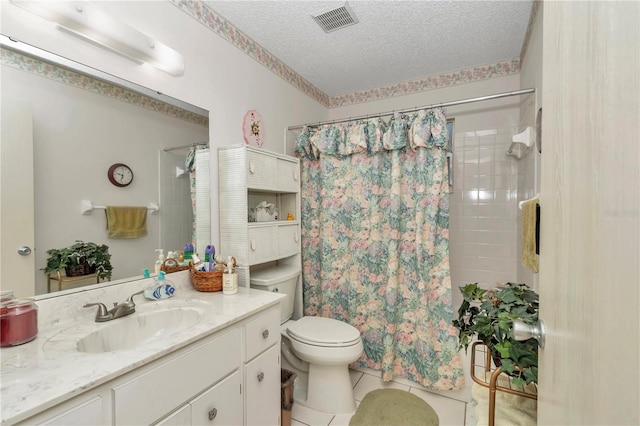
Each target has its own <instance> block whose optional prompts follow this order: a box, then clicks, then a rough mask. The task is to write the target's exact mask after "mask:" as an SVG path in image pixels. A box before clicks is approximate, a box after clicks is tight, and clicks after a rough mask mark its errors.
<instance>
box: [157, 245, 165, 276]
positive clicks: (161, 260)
mask: <svg viewBox="0 0 640 426" xmlns="http://www.w3.org/2000/svg"><path fill="white" fill-rule="evenodd" d="M156 251H157V252H158V253H159V254H158V260H156V275H158V273H159V272H160V268H162V264H163V263H164V250H163V249H156Z"/></svg>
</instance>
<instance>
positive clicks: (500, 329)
mask: <svg viewBox="0 0 640 426" xmlns="http://www.w3.org/2000/svg"><path fill="white" fill-rule="evenodd" d="M460 290H461V291H462V296H463V298H464V300H463V301H462V304H461V305H460V308H459V309H458V319H457V320H454V321H453V325H454V326H455V327H456V328H457V329H458V332H459V333H458V336H459V338H460V346H459V348H458V349H459V350H460V349H462V348H464V349H465V351H466V350H467V348H468V347H469V344H470V343H471V342H472V341H473V340H474V337H476V336H477V338H478V340H481V341H482V342H483V343H484V344H485V345H486V346H487V348H488V349H489V351H490V352H491V355H492V358H493V360H494V364H496V366H499V367H501V370H502V371H504V372H505V373H507V374H509V375H511V376H512V377H513V378H514V379H513V382H514V383H515V384H516V385H518V386H523V385H524V384H525V383H526V384H528V383H532V382H533V383H537V382H538V342H537V341H536V340H535V339H528V340H524V341H518V340H515V339H514V338H513V337H512V336H511V328H512V324H513V320H515V319H520V320H522V321H524V322H525V323H527V324H530V325H535V324H536V323H537V321H538V294H537V293H536V292H534V291H533V290H531V289H530V288H529V287H528V286H527V285H526V284H516V283H506V284H504V285H500V286H498V287H497V288H495V289H493V290H485V289H483V288H480V287H479V286H478V283H470V284H467V285H465V286H464V287H460Z"/></svg>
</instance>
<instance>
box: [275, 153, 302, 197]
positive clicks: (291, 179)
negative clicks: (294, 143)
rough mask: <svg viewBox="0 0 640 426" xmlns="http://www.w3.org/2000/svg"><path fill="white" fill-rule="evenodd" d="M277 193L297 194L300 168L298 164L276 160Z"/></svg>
mask: <svg viewBox="0 0 640 426" xmlns="http://www.w3.org/2000/svg"><path fill="white" fill-rule="evenodd" d="M277 164H278V182H277V185H278V187H277V188H276V189H277V190H278V191H291V192H298V190H299V188H300V166H299V165H298V162H297V161H296V162H294V161H288V160H282V159H278V163H277Z"/></svg>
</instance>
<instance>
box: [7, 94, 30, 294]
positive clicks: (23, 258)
mask: <svg viewBox="0 0 640 426" xmlns="http://www.w3.org/2000/svg"><path fill="white" fill-rule="evenodd" d="M0 109H1V110H2V115H1V119H0V124H1V127H2V138H1V139H0V158H1V165H2V169H1V170H0V194H1V195H2V203H1V207H0V235H2V238H1V243H0V244H1V246H0V288H2V290H13V291H14V292H15V294H16V297H25V296H33V295H34V294H35V288H34V283H35V261H34V259H35V256H34V254H33V253H31V254H24V255H21V254H19V253H18V250H19V249H20V248H21V247H29V249H31V250H33V249H34V244H35V241H34V240H35V233H34V219H33V124H32V118H31V104H30V103H28V102H26V101H24V100H22V99H17V98H12V97H9V96H3V97H2V105H0Z"/></svg>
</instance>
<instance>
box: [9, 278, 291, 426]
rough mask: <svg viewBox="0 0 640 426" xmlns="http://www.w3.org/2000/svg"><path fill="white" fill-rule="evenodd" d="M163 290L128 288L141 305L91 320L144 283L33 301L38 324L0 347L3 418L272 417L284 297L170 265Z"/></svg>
mask: <svg viewBox="0 0 640 426" xmlns="http://www.w3.org/2000/svg"><path fill="white" fill-rule="evenodd" d="M168 278H169V279H171V281H173V283H174V285H175V286H176V294H175V296H174V297H172V298H170V299H164V300H160V301H149V300H146V299H144V298H143V297H142V296H137V297H136V298H134V301H135V303H136V312H135V313H134V314H131V315H129V316H126V317H123V318H119V319H115V320H112V321H108V322H103V323H98V322H95V321H94V319H95V314H96V312H95V309H96V308H83V306H84V305H85V304H86V303H94V302H102V303H104V304H105V305H107V306H109V305H111V304H112V303H114V302H123V301H124V300H126V299H127V298H128V297H129V296H130V295H131V294H133V293H135V292H136V291H139V290H141V289H142V288H144V287H145V286H146V285H148V284H149V282H150V281H149V280H139V281H134V282H131V283H126V284H124V285H112V286H104V287H101V288H97V289H93V290H89V291H84V292H78V293H73V294H68V295H65V296H61V297H54V298H50V299H44V300H40V301H38V302H37V303H38V307H39V318H38V325H39V333H38V336H37V337H36V339H35V340H33V341H31V342H29V343H26V344H24V345H21V346H15V347H10V348H2V350H1V353H0V356H1V363H2V372H1V377H2V389H1V394H0V398H1V401H2V414H1V415H2V425H14V424H46V425H133V424H136V425H142V424H145V425H146V424H162V425H191V424H193V425H196V424H225V425H230V424H233V425H242V424H245V425H256V424H264V425H278V424H280V310H279V304H280V299H282V298H283V296H280V295H278V294H275V293H269V292H266V291H259V290H252V289H248V288H240V289H239V292H238V293H237V294H235V295H231V296H230V295H223V294H222V292H215V293H201V292H197V291H196V290H195V289H193V287H192V285H191V282H190V279H189V275H188V272H187V271H184V272H178V273H175V274H171V275H168Z"/></svg>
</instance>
